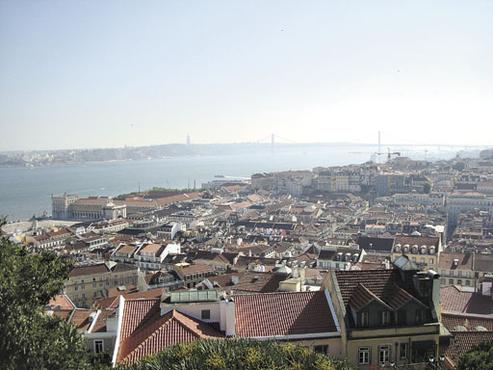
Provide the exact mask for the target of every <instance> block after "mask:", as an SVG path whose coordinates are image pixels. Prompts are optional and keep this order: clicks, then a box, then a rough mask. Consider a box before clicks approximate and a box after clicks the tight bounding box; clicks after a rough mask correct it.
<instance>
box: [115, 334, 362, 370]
mask: <svg viewBox="0 0 493 370" xmlns="http://www.w3.org/2000/svg"><path fill="white" fill-rule="evenodd" d="M121 369H125V370H151V369H152V370H160V369H163V370H164V369H169V370H196V369H197V370H198V369H215V370H235V369H238V370H239V369H242V370H254V369H255V370H256V369H266V370H267V369H269V370H274V369H293V370H294V369H299V370H303V369H317V370H318V369H320V370H350V369H353V367H352V366H350V365H349V364H347V363H345V362H342V361H337V360H333V359H331V358H329V357H327V356H325V355H322V354H320V353H315V352H313V351H311V350H310V349H308V348H306V347H301V346H297V345H294V344H292V343H276V342H260V341H253V340H245V339H230V340H217V339H216V340H199V341H195V342H190V343H181V344H178V345H175V346H172V347H168V348H166V349H164V350H163V351H162V352H160V353H158V354H156V355H154V356H150V357H148V358H146V359H143V360H141V361H140V362H137V363H135V364H132V365H128V366H122V367H121Z"/></svg>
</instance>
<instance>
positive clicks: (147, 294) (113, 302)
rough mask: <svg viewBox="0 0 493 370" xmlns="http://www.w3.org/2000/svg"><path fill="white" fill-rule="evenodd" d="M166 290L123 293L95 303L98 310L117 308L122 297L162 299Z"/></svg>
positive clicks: (156, 289)
mask: <svg viewBox="0 0 493 370" xmlns="http://www.w3.org/2000/svg"><path fill="white" fill-rule="evenodd" d="M163 291H164V288H154V289H149V290H146V291H143V292H130V293H129V292H128V291H122V292H119V294H117V295H114V296H112V297H107V298H101V299H98V300H96V301H95V302H94V307H96V308H116V307H117V306H118V301H119V298H120V296H121V295H123V296H124V297H125V298H126V299H142V298H147V299H148V298H160V297H161V295H162V294H163Z"/></svg>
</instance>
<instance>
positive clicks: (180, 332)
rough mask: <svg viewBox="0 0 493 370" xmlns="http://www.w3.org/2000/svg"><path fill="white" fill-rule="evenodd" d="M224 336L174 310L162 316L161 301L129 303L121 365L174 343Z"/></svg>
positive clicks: (126, 309) (128, 301) (130, 301)
mask: <svg viewBox="0 0 493 370" xmlns="http://www.w3.org/2000/svg"><path fill="white" fill-rule="evenodd" d="M219 337H223V335H222V334H221V333H220V332H218V331H216V330H215V329H213V328H212V327H211V326H209V325H208V324H206V323H203V322H201V321H199V320H196V319H194V318H192V317H189V316H187V315H185V314H182V313H180V312H178V311H176V310H171V311H170V312H168V313H166V314H165V315H163V316H160V310H159V300H133V301H132V300H127V301H125V305H124V312H123V317H122V332H121V345H120V348H119V352H118V357H117V362H118V363H132V362H135V361H137V360H139V359H141V358H143V357H145V356H148V355H151V354H154V353H157V352H159V351H161V350H163V349H164V348H165V347H168V346H172V345H174V344H178V343H183V342H190V341H193V340H196V339H199V338H219Z"/></svg>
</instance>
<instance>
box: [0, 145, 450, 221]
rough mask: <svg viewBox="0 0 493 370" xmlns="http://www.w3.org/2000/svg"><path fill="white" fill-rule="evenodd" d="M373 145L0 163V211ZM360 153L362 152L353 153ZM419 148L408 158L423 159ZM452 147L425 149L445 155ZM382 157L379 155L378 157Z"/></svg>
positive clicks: (365, 150)
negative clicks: (64, 162)
mask: <svg viewBox="0 0 493 370" xmlns="http://www.w3.org/2000/svg"><path fill="white" fill-rule="evenodd" d="M375 149H376V148H374V147H371V146H355V145H307V146H303V145H292V146H279V147H276V148H275V149H274V150H271V149H270V148H269V147H268V146H267V147H265V148H260V149H259V148H258V147H256V148H255V150H252V151H248V150H247V151H242V153H241V154H236V155H221V156H219V155H214V156H213V155H206V156H191V157H174V158H166V159H153V160H142V161H122V162H95V163H85V164H80V165H54V166H46V167H37V168H0V215H7V216H8V218H9V220H16V219H26V218H29V217H31V216H32V215H33V214H36V215H41V214H42V213H43V212H44V211H46V212H47V213H48V214H49V215H50V214H51V198H50V196H51V194H60V193H63V192H67V193H76V194H79V195H113V196H114V195H118V194H122V193H128V192H132V191H137V190H138V188H139V186H140V188H141V189H149V188H151V187H153V186H160V187H169V188H185V187H187V186H190V187H192V186H193V184H194V181H195V183H196V184H197V187H199V186H200V185H201V184H202V183H204V182H208V181H211V180H214V176H215V175H225V176H237V177H249V176H250V175H251V174H253V173H255V172H261V171H281V170H290V169H292V170H296V169H312V168H313V167H317V166H333V165H345V164H350V163H362V162H365V161H367V160H369V158H370V152H371V151H375ZM354 152H362V153H354ZM422 152H423V151H422V150H420V151H419V152H418V151H416V152H415V155H409V156H411V157H416V158H421V159H422V158H423V154H421V153H422ZM454 154H455V153H454V152H452V151H443V150H442V151H440V152H439V153H433V152H432V151H430V152H428V157H429V158H430V157H432V156H435V158H437V157H440V158H444V159H447V158H451V157H452V156H453V155H454ZM382 160H383V158H382Z"/></svg>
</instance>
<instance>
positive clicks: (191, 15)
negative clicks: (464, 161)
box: [0, 0, 493, 150]
mask: <svg viewBox="0 0 493 370" xmlns="http://www.w3.org/2000/svg"><path fill="white" fill-rule="evenodd" d="M379 130H380V131H381V132H382V142H383V143H402V144H432V143H433V144H434V143H441V144H444V145H446V144H449V145H452V144H457V145H488V144H493V1H490V0H484V1H481V0H471V1H463V0H434V1H430V0H423V1H422V0H412V1H404V0H403V1H395V0H392V1H390V0H389V1H379V0H372V1H368V0H362V1H351V0H342V1H336V0H320V1H315V0H304V1H289V0H279V1H275V0H248V1H244V0H242V1H240V0H224V1H219V0H207V1H203V0H200V1H193V0H187V1H179V0H176V1H165V0H159V1H151V0H142V1H136V0H135V1H125V0H115V1H111V0H85V1H76V0H61V1H51V0H38V1H35V0H32V1H24V0H11V1H9V0H0V150H30V149H61V148H95V147H119V146H124V145H129V146H137V145H153V144H165V143H185V141H186V135H187V134H188V133H189V134H190V136H191V140H192V143H226V142H227V143H232V142H257V141H262V142H267V138H268V137H269V136H270V135H271V133H274V134H275V135H276V137H278V141H280V142H283V141H284V142H307V143H308V142H354V143H375V142H376V141H377V132H378V131H379Z"/></svg>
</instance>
